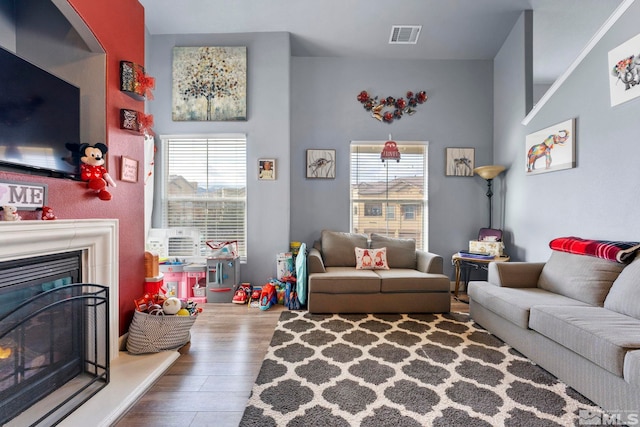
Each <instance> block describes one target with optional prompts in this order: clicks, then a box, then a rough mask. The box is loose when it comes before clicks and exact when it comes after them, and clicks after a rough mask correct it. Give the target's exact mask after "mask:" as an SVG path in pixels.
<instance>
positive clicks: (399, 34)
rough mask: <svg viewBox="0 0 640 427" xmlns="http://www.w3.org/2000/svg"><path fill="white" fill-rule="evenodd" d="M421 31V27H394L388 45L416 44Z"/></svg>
mask: <svg viewBox="0 0 640 427" xmlns="http://www.w3.org/2000/svg"><path fill="white" fill-rule="evenodd" d="M421 30H422V25H394V26H393V27H391V37H389V44H416V43H417V42H418V36H419V35H420V31H421Z"/></svg>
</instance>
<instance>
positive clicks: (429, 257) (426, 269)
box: [416, 250, 444, 274]
mask: <svg viewBox="0 0 640 427" xmlns="http://www.w3.org/2000/svg"><path fill="white" fill-rule="evenodd" d="M416 261H417V262H416V270H418V271H421V272H423V273H433V274H443V272H444V262H443V260H442V257H441V256H440V255H437V254H434V253H431V252H425V251H421V250H416Z"/></svg>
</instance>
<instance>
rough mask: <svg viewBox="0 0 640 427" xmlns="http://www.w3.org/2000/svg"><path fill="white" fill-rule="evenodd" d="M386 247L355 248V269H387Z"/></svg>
mask: <svg viewBox="0 0 640 427" xmlns="http://www.w3.org/2000/svg"><path fill="white" fill-rule="evenodd" d="M388 269H389V263H388V262H387V248H378V249H363V248H356V270H388Z"/></svg>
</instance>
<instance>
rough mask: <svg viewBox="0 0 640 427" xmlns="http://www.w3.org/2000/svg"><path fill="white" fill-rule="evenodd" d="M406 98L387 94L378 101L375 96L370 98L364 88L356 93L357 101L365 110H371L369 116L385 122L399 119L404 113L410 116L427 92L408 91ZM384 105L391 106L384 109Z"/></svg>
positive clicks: (424, 98) (425, 98)
mask: <svg viewBox="0 0 640 427" xmlns="http://www.w3.org/2000/svg"><path fill="white" fill-rule="evenodd" d="M406 98H407V99H404V98H398V99H396V98H394V97H392V96H388V97H386V98H381V99H380V101H378V97H377V96H376V97H373V98H372V97H371V96H370V95H369V94H368V93H367V91H366V90H363V91H362V92H360V93H359V94H358V101H360V103H361V104H362V106H363V107H364V109H365V110H367V111H371V117H373V118H374V119H376V120H380V121H381V122H386V123H391V122H393V121H394V120H400V119H401V118H402V116H403V115H404V114H405V113H406V114H408V115H410V116H411V115H413V113H415V112H416V110H415V107H416V106H417V105H418V104H423V103H424V102H425V101H426V100H427V93H426V92H425V91H423V90H422V91H420V92H418V93H416V94H414V93H413V92H411V91H409V92H407V95H406ZM385 107H391V108H390V109H388V110H385Z"/></svg>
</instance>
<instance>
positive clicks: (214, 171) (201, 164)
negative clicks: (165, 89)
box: [161, 135, 247, 260]
mask: <svg viewBox="0 0 640 427" xmlns="http://www.w3.org/2000/svg"><path fill="white" fill-rule="evenodd" d="M161 139H162V144H163V153H164V168H163V170H164V188H163V215H162V216H163V225H164V227H165V228H175V227H181V228H182V227H188V228H195V229H197V230H199V231H200V234H201V245H200V247H201V248H202V250H203V251H205V250H206V249H207V246H206V245H205V243H204V242H206V241H207V240H213V241H216V242H218V241H227V240H237V241H238V250H239V252H240V257H241V258H242V259H243V260H244V259H246V254H247V245H246V241H247V239H246V230H247V226H246V224H247V213H246V211H247V166H246V165H247V154H246V151H247V150H246V136H245V135H212V136H206V137H187V136H170V137H169V136H163V137H162V138H161Z"/></svg>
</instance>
